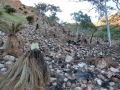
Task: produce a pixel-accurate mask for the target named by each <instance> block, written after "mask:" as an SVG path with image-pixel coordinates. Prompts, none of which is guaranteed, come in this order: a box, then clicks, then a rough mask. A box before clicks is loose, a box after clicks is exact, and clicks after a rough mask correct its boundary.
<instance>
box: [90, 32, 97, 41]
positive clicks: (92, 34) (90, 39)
mask: <svg viewBox="0 0 120 90" xmlns="http://www.w3.org/2000/svg"><path fill="white" fill-rule="evenodd" d="M95 32H96V30H95V31H94V32H93V33H92V36H91V38H90V43H92V38H93V35H94V34H95Z"/></svg>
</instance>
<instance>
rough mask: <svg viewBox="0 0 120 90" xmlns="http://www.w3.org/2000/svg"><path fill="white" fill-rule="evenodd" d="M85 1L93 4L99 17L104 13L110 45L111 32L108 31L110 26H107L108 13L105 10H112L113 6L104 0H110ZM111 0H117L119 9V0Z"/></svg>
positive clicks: (115, 0)
mask: <svg viewBox="0 0 120 90" xmlns="http://www.w3.org/2000/svg"><path fill="white" fill-rule="evenodd" d="M73 1H78V2H81V1H84V0H73ZM87 1H88V2H90V3H92V4H93V6H94V7H93V8H94V9H96V11H97V12H98V13H99V16H100V17H99V19H100V18H101V17H103V16H104V15H105V18H106V26H107V34H108V41H109V46H111V45H112V43H111V33H110V27H109V22H108V15H107V13H108V12H107V10H108V9H110V10H113V9H114V8H113V7H111V6H107V5H106V2H108V1H110V0H87ZM112 1H114V2H117V3H116V6H117V8H118V9H119V7H118V5H119V3H118V2H119V0H112ZM93 8H92V9H93Z"/></svg>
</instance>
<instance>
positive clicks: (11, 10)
mask: <svg viewBox="0 0 120 90" xmlns="http://www.w3.org/2000/svg"><path fill="white" fill-rule="evenodd" d="M4 9H5V11H6V12H7V13H8V14H13V13H15V12H16V9H15V8H12V7H11V6H10V5H5V7H4Z"/></svg>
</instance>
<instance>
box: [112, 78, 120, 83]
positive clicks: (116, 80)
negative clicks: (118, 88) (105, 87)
mask: <svg viewBox="0 0 120 90" xmlns="http://www.w3.org/2000/svg"><path fill="white" fill-rule="evenodd" d="M112 80H113V82H116V83H118V82H120V80H119V79H118V78H115V77H113V78H112Z"/></svg>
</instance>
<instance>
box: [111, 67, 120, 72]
mask: <svg viewBox="0 0 120 90" xmlns="http://www.w3.org/2000/svg"><path fill="white" fill-rule="evenodd" d="M110 70H111V71H112V72H114V73H116V72H119V69H118V68H114V67H111V68H110Z"/></svg>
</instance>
